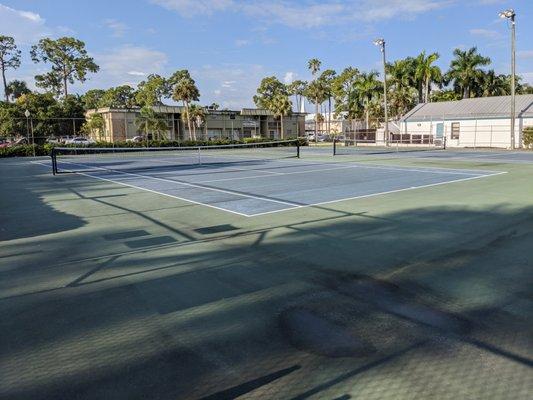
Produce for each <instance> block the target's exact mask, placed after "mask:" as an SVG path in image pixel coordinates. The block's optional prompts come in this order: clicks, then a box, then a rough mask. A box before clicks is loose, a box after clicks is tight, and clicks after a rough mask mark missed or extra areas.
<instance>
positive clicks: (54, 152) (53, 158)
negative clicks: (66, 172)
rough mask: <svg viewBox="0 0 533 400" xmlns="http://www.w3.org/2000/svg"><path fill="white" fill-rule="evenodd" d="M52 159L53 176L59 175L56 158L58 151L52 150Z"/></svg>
mask: <svg viewBox="0 0 533 400" xmlns="http://www.w3.org/2000/svg"><path fill="white" fill-rule="evenodd" d="M50 157H51V158H52V175H56V174H57V157H56V151H55V149H54V148H52V151H51V152H50Z"/></svg>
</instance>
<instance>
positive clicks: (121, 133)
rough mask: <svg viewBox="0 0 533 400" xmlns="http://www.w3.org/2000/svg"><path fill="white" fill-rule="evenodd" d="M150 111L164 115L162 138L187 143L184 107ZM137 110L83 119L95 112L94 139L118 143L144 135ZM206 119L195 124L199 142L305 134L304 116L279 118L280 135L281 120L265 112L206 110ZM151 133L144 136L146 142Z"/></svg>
mask: <svg viewBox="0 0 533 400" xmlns="http://www.w3.org/2000/svg"><path fill="white" fill-rule="evenodd" d="M153 109H154V111H155V112H157V113H160V114H162V115H163V116H164V118H165V119H166V121H167V127H168V129H167V131H166V132H165V133H164V134H163V136H164V137H165V138H166V139H168V140H178V141H180V140H188V139H189V137H190V135H189V130H188V128H187V122H186V121H185V120H184V118H183V114H184V107H181V106H164V105H162V106H154V107H153ZM139 112H140V108H131V109H114V108H99V109H97V110H90V111H88V112H87V113H86V117H87V118H90V117H91V115H93V114H95V113H98V114H100V115H102V117H103V119H104V129H103V132H93V133H92V134H91V137H92V138H93V139H95V140H104V141H108V142H121V141H125V140H127V139H131V138H133V137H135V136H144V135H145V132H141V131H140V130H139V128H138V122H137V121H138V117H139ZM206 113H207V116H206V120H205V121H204V122H201V123H200V124H197V125H196V138H197V139H199V140H214V139H233V140H239V139H243V138H270V139H276V140H277V139H281V138H291V137H297V136H303V135H304V134H305V114H304V113H293V114H292V115H291V116H288V117H284V118H283V126H284V129H283V130H284V132H283V133H284V134H283V135H281V123H280V122H281V121H280V119H279V118H275V117H274V115H273V114H272V113H271V112H270V111H267V110H261V109H253V108H243V109H242V110H240V111H231V110H212V109H206ZM151 137H152V134H151V133H150V132H149V133H148V138H149V139H150V138H151Z"/></svg>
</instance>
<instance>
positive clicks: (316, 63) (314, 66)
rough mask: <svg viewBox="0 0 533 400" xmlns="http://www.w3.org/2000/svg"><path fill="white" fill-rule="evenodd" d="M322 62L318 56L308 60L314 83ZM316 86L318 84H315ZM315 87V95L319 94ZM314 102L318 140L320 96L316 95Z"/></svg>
mask: <svg viewBox="0 0 533 400" xmlns="http://www.w3.org/2000/svg"><path fill="white" fill-rule="evenodd" d="M321 64H322V63H321V62H320V60H319V59H318V58H312V59H310V60H309V61H308V62H307V68H308V69H309V70H310V71H311V74H312V75H313V83H316V74H317V73H318V71H320V65H321ZM315 86H316V85H315ZM316 89H317V88H316V87H315V95H317V96H318V94H319V92H320V91H319V90H316ZM313 99H314V103H315V142H318V105H319V103H318V97H314V98H313Z"/></svg>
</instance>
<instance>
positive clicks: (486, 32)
mask: <svg viewBox="0 0 533 400" xmlns="http://www.w3.org/2000/svg"><path fill="white" fill-rule="evenodd" d="M469 32H470V34H471V35H474V36H481V37H484V38H487V39H499V38H500V37H501V33H500V32H498V31H493V30H490V29H481V28H478V29H470V31H469Z"/></svg>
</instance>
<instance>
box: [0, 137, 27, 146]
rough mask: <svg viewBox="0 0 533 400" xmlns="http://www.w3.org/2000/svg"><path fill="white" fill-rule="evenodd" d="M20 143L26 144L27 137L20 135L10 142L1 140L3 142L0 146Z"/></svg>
mask: <svg viewBox="0 0 533 400" xmlns="http://www.w3.org/2000/svg"><path fill="white" fill-rule="evenodd" d="M21 144H28V139H26V138H25V137H22V138H18V139H17V140H14V141H12V142H3V143H0V148H3V147H13V146H18V145H21Z"/></svg>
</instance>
